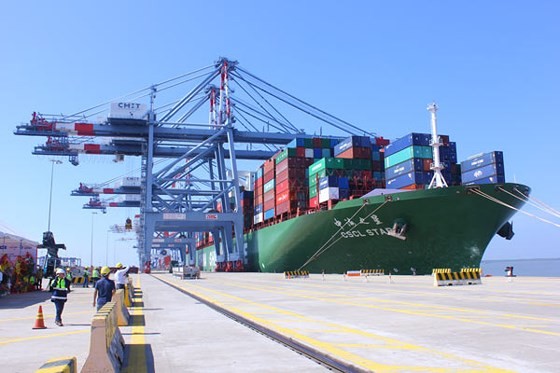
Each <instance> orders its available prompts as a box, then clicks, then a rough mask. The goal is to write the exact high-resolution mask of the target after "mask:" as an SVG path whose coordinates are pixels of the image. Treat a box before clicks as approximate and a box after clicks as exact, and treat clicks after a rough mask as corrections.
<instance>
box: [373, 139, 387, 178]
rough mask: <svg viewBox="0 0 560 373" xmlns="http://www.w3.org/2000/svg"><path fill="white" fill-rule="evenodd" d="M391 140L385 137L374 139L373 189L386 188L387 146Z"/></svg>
mask: <svg viewBox="0 0 560 373" xmlns="http://www.w3.org/2000/svg"><path fill="white" fill-rule="evenodd" d="M389 143H390V142H389V140H386V139H384V138H383V137H376V138H375V139H372V144H371V169H372V172H373V188H385V148H384V147H385V146H387V145H389Z"/></svg>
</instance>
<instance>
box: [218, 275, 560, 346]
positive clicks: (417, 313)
mask: <svg viewBox="0 0 560 373" xmlns="http://www.w3.org/2000/svg"><path fill="white" fill-rule="evenodd" d="M227 284H228V285H229V286H234V285H232V284H231V282H228V283H227ZM235 286H237V287H238V288H244V289H249V290H259V291H265V292H269V293H281V294H285V290H284V289H282V290H283V291H280V290H266V289H264V288H263V287H262V286H261V287H253V286H248V285H243V286H242V285H235ZM297 292H306V291H305V290H303V291H299V290H298V291H297ZM291 294H292V295H293V296H295V297H299V298H304V299H313V300H318V301H323V302H328V303H334V304H340V305H349V306H352V307H363V308H373V309H378V310H383V311H388V312H396V313H403V314H407V315H414V316H426V317H434V318H440V319H445V320H454V321H461V322H465V323H472V324H479V325H486V326H493V327H499V328H505V329H512V330H520V331H526V332H531V333H538V334H545V335H553V336H560V333H557V332H551V331H548V330H540V329H535V328H529V327H521V326H516V325H511V324H501V323H492V322H487V321H478V320H472V319H468V318H465V317H457V316H452V315H443V314H440V315H438V314H433V313H426V312H422V311H412V310H408V309H407V310H404V309H399V308H393V307H384V306H378V305H374V304H364V303H363V302H360V303H356V301H355V300H348V301H344V300H339V299H333V298H332V297H331V295H330V294H328V295H327V294H325V296H326V298H323V297H319V296H310V295H298V294H296V292H292V293H291ZM368 299H369V300H370V301H375V302H393V301H386V300H383V299H377V298H368ZM396 302H397V301H395V303H396ZM403 303H405V304H408V305H410V306H414V307H419V306H420V304H415V303H407V302H403ZM424 307H428V308H429V307H430V306H424ZM431 308H434V309H437V308H444V309H445V310H449V311H455V312H456V311H459V310H461V311H462V312H472V313H477V312H484V311H477V310H468V309H464V308H454V307H442V306H431ZM495 316H503V317H506V318H513V317H512V316H511V314H502V315H494V317H495ZM516 318H520V319H532V320H538V321H550V322H556V320H554V319H547V318H538V317H535V318H531V317H530V316H527V317H524V316H516Z"/></svg>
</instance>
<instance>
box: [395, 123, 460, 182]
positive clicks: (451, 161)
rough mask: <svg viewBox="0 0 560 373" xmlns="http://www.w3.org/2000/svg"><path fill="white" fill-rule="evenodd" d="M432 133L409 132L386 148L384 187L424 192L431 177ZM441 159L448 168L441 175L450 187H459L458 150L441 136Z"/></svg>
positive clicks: (446, 137) (447, 139)
mask: <svg viewBox="0 0 560 373" xmlns="http://www.w3.org/2000/svg"><path fill="white" fill-rule="evenodd" d="M431 138H432V136H431V134H428V133H411V134H408V135H407V136H404V137H401V138H400V139H397V140H395V141H393V142H392V143H391V144H389V145H387V146H386V147H385V162H384V163H385V178H386V187H387V188H390V189H424V187H425V186H426V185H428V184H429V183H430V181H431V180H432V178H433V175H434V173H433V171H431V170H430V167H431V164H432V163H433V154H432V147H431V146H430V141H431ZM440 140H441V142H442V144H443V145H442V146H440V148H439V149H440V160H441V161H442V162H443V163H444V164H445V165H446V166H447V167H446V168H445V169H444V170H443V172H442V174H443V176H444V178H445V180H446V182H447V183H448V184H449V185H456V184H458V182H459V181H458V180H459V175H460V173H459V168H458V167H457V165H456V164H457V147H456V144H455V143H453V142H450V141H449V136H447V135H440Z"/></svg>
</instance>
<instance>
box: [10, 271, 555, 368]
mask: <svg viewBox="0 0 560 373" xmlns="http://www.w3.org/2000/svg"><path fill="white" fill-rule="evenodd" d="M132 276H133V280H134V283H135V285H136V286H137V287H138V288H139V289H140V290H141V292H140V293H139V294H140V296H141V301H138V302H137V303H136V304H135V305H134V306H133V307H131V314H132V315H133V316H132V323H131V325H130V326H126V327H121V333H122V335H123V337H124V339H125V341H126V343H127V349H126V356H125V358H126V361H125V363H126V364H125V367H124V369H123V371H129V372H133V371H134V372H139V371H140V372H141V371H145V372H176V371H182V372H223V371H238V372H280V371H286V370H289V371H326V368H325V367H322V366H320V365H318V364H316V363H315V362H313V361H311V360H309V359H307V358H306V357H303V356H301V355H300V354H298V353H296V352H294V351H292V350H290V349H288V348H286V347H284V346H282V345H280V344H279V343H277V342H275V341H273V340H271V339H269V338H267V337H265V336H263V335H261V334H258V333H256V332H254V331H252V330H251V329H248V328H247V327H245V326H243V325H241V324H239V323H237V322H235V321H234V320H232V319H230V318H228V317H226V316H224V315H221V314H219V313H217V312H216V311H214V310H212V309H211V308H209V307H208V306H206V305H204V304H202V303H201V302H200V301H198V300H195V299H194V298H191V297H188V296H186V295H185V294H183V293H181V292H179V291H178V290H176V289H174V288H172V287H170V286H168V285H166V284H165V283H164V282H162V281H165V282H170V283H172V284H173V285H175V286H179V287H181V288H182V289H184V290H185V291H187V292H190V293H192V294H193V295H196V296H197V297H199V298H200V299H204V300H205V301H208V302H211V303H213V304H215V305H217V306H219V307H222V308H224V309H227V310H229V311H230V312H234V313H236V314H239V315H241V316H243V317H244V318H245V319H248V320H251V321H253V322H255V323H258V324H260V325H264V326H265V327H266V328H268V329H270V330H273V331H275V332H278V333H281V334H283V335H285V336H288V337H289V338H293V339H295V340H298V341H299V342H301V343H303V344H306V345H307V346H309V347H311V348H313V349H316V350H320V351H323V352H326V353H327V354H329V355H330V356H332V357H333V358H336V359H339V360H343V361H347V362H350V363H352V364H353V365H354V366H356V367H357V368H359V369H361V370H366V371H367V370H369V371H376V372H411V371H426V372H434V371H438V372H458V371H469V372H470V371H481V372H482V371H487V372H488V371H492V372H495V371H513V372H558V371H560V359H559V358H558V356H560V278H541V277H516V278H505V277H488V278H483V279H482V283H483V284H482V285H470V286H451V287H434V286H433V278H432V277H431V276H393V277H392V278H389V277H388V276H378V277H377V276H371V277H368V278H367V282H366V278H362V277H359V278H348V279H347V280H345V279H344V277H343V276H342V275H326V276H324V277H323V276H322V275H314V274H311V275H310V277H309V278H295V279H285V278H284V276H283V275H282V274H263V273H202V278H201V279H200V280H180V279H179V278H177V277H174V276H172V275H171V274H169V273H156V274H153V275H146V274H142V275H132ZM49 297H50V293H48V292H34V293H27V294H20V295H10V296H7V297H4V298H1V299H0V364H2V366H3V367H8V368H7V369H8V370H5V369H3V371H6V372H33V371H35V370H36V369H38V368H39V367H40V366H41V364H43V363H44V362H46V361H47V360H48V359H51V358H56V357H63V356H76V357H77V359H78V368H79V369H81V367H82V366H83V364H84V362H85V359H86V357H87V354H88V351H89V342H90V340H89V338H90V325H91V319H92V317H93V315H94V313H95V309H94V307H92V304H91V302H92V297H93V289H91V288H87V289H86V288H81V287H76V288H74V291H72V293H70V295H69V301H68V303H67V305H66V308H65V311H64V314H63V321H64V324H65V326H64V327H58V326H56V325H54V306H53V305H52V303H51V302H50V300H49ZM39 305H41V306H42V308H43V313H44V317H45V324H46V326H47V329H40V330H33V329H32V326H33V325H34V322H35V319H36V315H37V309H38V306H39Z"/></svg>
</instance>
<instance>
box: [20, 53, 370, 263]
mask: <svg viewBox="0 0 560 373" xmlns="http://www.w3.org/2000/svg"><path fill="white" fill-rule="evenodd" d="M216 80H217V81H218V84H217V85H214V84H213V82H214V81H216ZM194 81H196V83H195V85H194V87H193V88H192V89H191V90H190V91H189V92H187V93H186V94H184V95H183V96H182V97H181V98H180V99H178V100H177V99H175V98H174V97H172V96H173V93H172V92H174V90H176V89H177V87H180V86H181V87H182V86H183V85H184V84H185V83H192V82H194ZM232 82H235V83H236V84H237V85H236V89H237V90H238V92H237V93H238V94H239V93H241V94H239V95H238V94H236V95H233V90H232V88H231V86H230V85H231V83H232ZM166 95H167V96H169V97H172V99H171V102H170V103H169V104H163V105H160V106H157V105H156V96H158V97H164V98H165V97H166ZM131 97H133V98H131V99H128V100H126V99H123V100H121V101H119V102H113V103H110V107H107V104H103V105H96V106H94V107H92V108H89V109H87V110H84V111H81V112H78V113H75V114H72V115H67V116H64V115H63V116H53V115H44V114H40V113H36V112H35V113H33V115H32V119H31V121H30V122H29V123H27V124H24V125H20V126H17V128H16V131H15V134H17V135H30V136H43V137H46V138H47V140H46V142H45V143H44V144H43V145H38V146H36V147H35V148H34V151H33V154H37V155H51V156H52V155H55V156H68V158H69V161H70V162H71V163H72V164H74V165H78V164H79V155H80V154H98V155H111V156H115V157H116V159H119V160H122V157H123V156H138V157H141V170H140V179H141V183H140V187H139V190H138V191H137V192H138V193H139V195H140V201H139V207H140V218H139V223H138V224H139V229H138V230H137V231H138V254H139V258H140V263H146V262H149V261H150V257H151V253H152V250H153V249H156V250H157V249H158V246H160V247H161V245H164V246H165V247H174V245H177V246H178V247H179V248H180V251H181V252H182V255H185V254H186V253H187V252H188V254H189V257H188V258H184V261H185V262H186V263H187V264H190V265H195V264H196V263H195V261H196V256H195V252H196V247H195V239H194V234H195V233H197V232H211V233H212V235H213V237H214V242H215V248H216V262H217V266H218V269H224V270H241V269H242V268H243V265H244V263H245V261H246V254H247V253H246V252H245V247H244V243H243V216H242V211H241V207H240V206H239V203H240V202H239V201H240V189H239V171H238V168H237V162H238V160H266V159H269V158H270V157H271V156H272V155H273V154H274V153H275V152H277V151H278V147H279V146H282V145H285V144H287V143H289V142H290V141H291V140H292V139H294V138H295V137H296V136H298V137H311V135H308V134H306V133H305V132H304V131H303V130H301V129H298V128H297V127H296V126H295V125H294V124H292V122H291V121H290V120H289V119H288V117H287V116H286V115H285V114H283V113H282V112H281V111H280V109H279V108H278V107H277V106H275V105H273V104H272V103H271V101H272V100H275V102H276V103H277V105H283V106H284V107H286V108H289V109H295V110H296V112H297V113H299V114H298V115H300V116H301V115H305V118H306V120H309V118H311V119H315V120H318V121H319V122H320V123H321V124H325V123H326V124H327V125H330V126H333V127H335V128H337V129H338V130H340V131H342V132H343V133H344V134H364V135H370V136H374V134H373V133H371V132H367V131H364V130H363V129H361V128H359V127H358V126H355V125H352V124H351V123H348V122H345V121H343V120H341V119H339V118H337V117H334V116H332V115H330V114H328V113H326V112H324V111H323V110H321V109H318V108H316V107H315V106H312V105H310V104H308V103H306V102H304V101H302V100H300V99H298V98H296V97H294V96H292V95H290V94H288V93H287V92H285V91H283V90H281V89H279V88H276V87H275V86H273V85H271V84H269V83H266V82H265V81H263V80H262V79H260V78H258V77H257V76H255V75H253V74H251V73H249V72H248V71H246V70H244V69H242V68H241V67H239V66H238V63H237V62H235V61H231V60H228V59H226V58H221V59H219V60H218V61H217V62H216V63H215V64H213V65H210V66H207V67H205V68H203V69H199V70H196V71H194V72H191V73H188V74H184V75H182V76H179V77H176V78H173V79H170V80H167V81H165V82H162V83H159V84H155V85H152V86H150V87H148V88H146V89H145V90H142V91H139V92H135V96H131ZM142 99H144V100H146V101H147V103H139V101H140V100H142ZM158 102H159V101H158ZM206 103H207V104H208V107H209V112H208V117H207V119H206V120H203V119H202V120H201V119H200V116H197V115H199V114H200V111H201V110H200V109H201V108H202V107H203V106H204V104H206ZM107 111H108V115H107V119H106V120H104V121H102V122H101V123H96V122H94V121H92V120H91V119H90V118H93V117H97V116H99V114H100V113H102V112H107ZM234 113H235V114H234ZM261 127H262V129H261ZM341 136H342V134H341ZM100 138H111V141H110V142H106V141H105V142H100V141H98V139H100ZM72 193H73V195H83V196H86V195H87V196H89V197H90V198H93V202H94V204H97V203H98V202H101V205H103V203H102V201H100V200H99V199H98V198H99V194H100V193H99V191H97V190H94V189H93V188H92V189H91V190H86V189H83V190H79V189H78V190H77V191H73V192H72ZM112 193H115V194H116V193H118V192H115V191H113V192H112ZM124 194H127V193H124ZM129 194H131V193H129ZM132 194H134V193H132ZM218 205H221V207H222V209H221V211H218V209H217V207H218Z"/></svg>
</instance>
